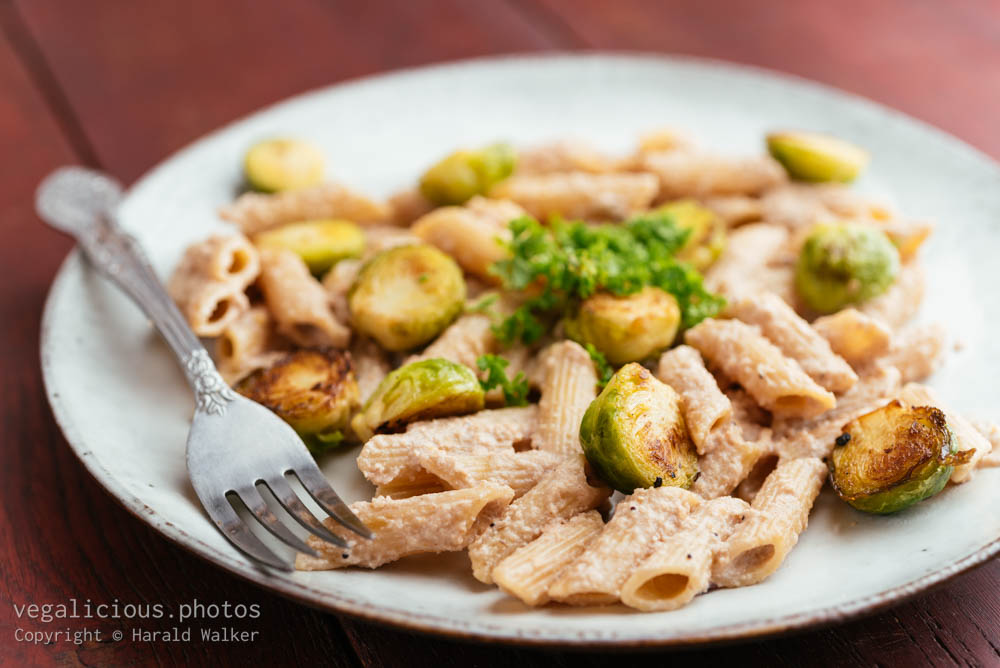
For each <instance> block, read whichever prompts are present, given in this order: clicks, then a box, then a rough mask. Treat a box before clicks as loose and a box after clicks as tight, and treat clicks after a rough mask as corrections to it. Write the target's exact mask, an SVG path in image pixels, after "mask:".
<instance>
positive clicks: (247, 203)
mask: <svg viewBox="0 0 1000 668" xmlns="http://www.w3.org/2000/svg"><path fill="white" fill-rule="evenodd" d="M219 215H220V216H221V217H222V218H224V219H226V220H228V221H231V222H234V223H236V224H237V225H238V226H239V228H240V229H241V230H242V231H243V233H244V234H247V235H254V234H257V233H258V232H262V231H263V230H266V229H268V228H271V227H276V226H278V225H283V224H284V223H295V222H299V221H303V220H321V219H335V218H343V219H346V220H351V221H354V222H356V223H374V222H379V221H385V220H389V219H390V216H391V212H390V211H389V207H387V206H386V205H385V204H383V203H381V202H375V201H372V200H370V199H368V198H367V197H365V196H364V195H362V194H360V193H357V192H355V191H353V190H351V189H350V188H348V187H346V186H344V185H341V184H339V183H324V184H322V185H319V186H314V187H311V188H302V189H300V190H287V191H285V192H280V193H276V194H273V195H262V194H259V193H245V194H243V195H240V196H239V197H238V198H237V199H236V201H235V202H233V203H232V204H230V205H228V206H225V207H223V208H222V209H220V210H219Z"/></svg>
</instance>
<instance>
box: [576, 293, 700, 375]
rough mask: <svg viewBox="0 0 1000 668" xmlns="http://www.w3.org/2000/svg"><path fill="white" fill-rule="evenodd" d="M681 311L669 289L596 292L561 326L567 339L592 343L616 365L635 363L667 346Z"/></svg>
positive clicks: (677, 324)
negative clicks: (621, 294) (622, 295)
mask: <svg viewBox="0 0 1000 668" xmlns="http://www.w3.org/2000/svg"><path fill="white" fill-rule="evenodd" d="M680 322H681V310H680V307H679V306H678V305H677V300H676V299H675V298H674V296H673V295H671V294H670V293H669V292H666V291H664V290H661V289H660V288H656V287H653V286H646V287H645V288H643V289H642V290H640V291H639V292H636V293H635V294H631V295H625V296H624V297H616V296H615V295H612V294H610V293H607V292H599V293H597V294H595V295H593V296H591V297H588V298H587V299H585V300H583V302H581V303H580V306H579V307H578V308H577V310H576V312H575V313H574V314H573V316H572V317H569V318H567V319H566V320H565V321H564V323H563V325H564V327H565V328H566V334H567V336H569V338H571V339H573V340H574V341H577V342H579V343H583V344H587V343H590V344H592V345H593V346H594V347H595V348H597V349H598V350H599V351H600V352H601V353H602V354H603V355H604V357H605V358H606V359H607V360H608V362H610V363H611V364H613V365H615V366H619V365H622V364H625V363H626V362H638V361H640V360H644V359H646V358H647V357H652V356H653V355H655V354H656V353H658V352H660V351H661V350H663V349H665V348H669V347H670V344H671V343H673V342H674V338H675V337H676V336H677V328H678V326H679V325H680Z"/></svg>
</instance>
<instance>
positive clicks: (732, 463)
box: [691, 420, 771, 499]
mask: <svg viewBox="0 0 1000 668" xmlns="http://www.w3.org/2000/svg"><path fill="white" fill-rule="evenodd" d="M758 436H759V440H748V439H747V438H744V436H743V433H742V430H741V429H740V427H739V425H738V424H737V423H736V422H734V421H733V420H728V421H727V422H726V423H724V424H723V425H722V426H719V427H716V428H715V429H713V430H712V432H711V433H710V434H709V436H708V443H707V444H706V445H707V447H708V448H709V450H708V452H707V453H706V454H705V455H704V456H702V457H701V458H700V459H699V460H698V470H699V472H700V475H699V476H698V479H697V480H695V481H694V484H693V485H691V491H692V492H694V493H695V494H698V495H699V496H701V497H702V498H705V499H714V498H716V497H720V496H725V495H726V494H729V493H731V492H732V491H733V490H734V489H736V486H737V485H739V484H740V483H741V482H742V481H743V480H744V479H745V478H746V477H747V476H748V475H749V474H750V471H752V470H753V467H754V465H755V464H756V463H757V461H758V460H759V459H760V458H761V456H762V455H764V454H765V453H766V452H767V451H768V450H769V449H770V447H771V442H770V430H769V429H767V428H764V429H763V430H762V431H761V432H760V434H759V435H758Z"/></svg>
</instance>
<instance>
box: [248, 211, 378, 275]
mask: <svg viewBox="0 0 1000 668" xmlns="http://www.w3.org/2000/svg"><path fill="white" fill-rule="evenodd" d="M254 243H255V244H256V245H257V246H258V247H262V248H263V247H267V248H287V249H288V250H290V251H292V252H293V253H295V254H296V255H298V256H299V257H301V258H302V260H303V261H304V262H305V263H306V264H307V265H308V266H309V271H311V272H312V273H313V274H315V275H317V276H321V275H322V274H325V273H326V272H327V271H328V270H329V269H330V267H332V266H333V265H335V264H337V263H338V262H340V261H341V260H344V259H347V258H349V257H359V256H360V255H361V254H362V253H363V252H364V250H365V233H364V232H362V231H361V228H360V227H359V226H358V225H356V224H354V223H352V222H351V221H349V220H306V221H303V222H301V223H288V224H287V225H282V226H281V227H277V228H274V229H271V230H268V231H266V232H262V233H260V234H258V235H257V236H255V237H254Z"/></svg>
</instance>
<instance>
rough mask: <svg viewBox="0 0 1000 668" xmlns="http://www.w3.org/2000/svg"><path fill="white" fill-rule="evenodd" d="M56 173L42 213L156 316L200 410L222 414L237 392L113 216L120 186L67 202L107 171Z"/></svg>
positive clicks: (84, 192) (45, 192)
mask: <svg viewBox="0 0 1000 668" xmlns="http://www.w3.org/2000/svg"><path fill="white" fill-rule="evenodd" d="M70 170H73V171H72V172H71V171H70ZM57 176H62V177H63V178H64V179H65V180H64V181H63V182H61V183H60V182H58V181H57V180H56V181H53V182H52V183H51V186H52V187H50V188H48V189H46V188H45V185H46V184H43V186H42V188H40V189H39V193H40V194H39V201H38V208H39V213H40V214H41V216H42V218H43V219H45V220H46V221H47V222H48V223H49V224H50V225H51V226H52V227H54V228H56V229H58V230H60V231H62V232H65V233H67V234H69V235H71V236H72V237H74V238H75V239H76V240H77V241H78V242H79V245H80V249H81V250H82V251H83V253H84V255H85V256H86V257H87V259H88V260H90V263H91V264H92V265H93V266H94V267H95V268H96V269H97V270H98V271H100V272H101V273H102V274H104V275H105V276H106V277H107V278H109V279H111V281H112V282H113V283H115V284H116V285H117V286H118V287H119V288H121V289H122V290H123V291H124V292H125V293H126V294H128V295H129V296H130V297H131V298H132V300H133V301H135V303H136V304H138V305H139V307H140V308H141V309H142V310H143V312H145V314H146V315H147V316H148V317H149V319H150V320H151V321H152V322H153V325H154V326H155V327H156V329H157V331H159V332H160V334H161V335H162V336H163V338H164V339H165V340H166V342H167V344H168V345H169V346H170V349H171V350H172V351H173V352H174V354H175V355H176V356H177V359H178V361H179V362H180V363H181V366H182V367H183V369H184V373H185V375H186V376H187V380H188V384H190V385H191V389H192V390H194V393H195V401H196V404H195V405H196V411H200V412H205V413H208V414H214V415H221V414H222V413H223V412H225V409H226V405H227V404H228V403H229V402H230V401H232V400H233V399H234V398H235V395H234V394H233V391H232V390H231V389H230V388H229V386H228V385H227V384H226V382H225V381H224V380H223V379H222V376H221V375H219V372H218V370H217V369H216V368H215V364H214V363H213V362H212V359H211V357H209V355H208V351H207V350H205V347H204V346H203V345H202V344H201V341H200V340H199V339H198V337H197V336H196V335H195V333H194V332H192V331H191V328H190V327H189V326H188V324H187V321H186V320H185V319H184V316H183V315H181V312H180V310H178V308H177V306H176V304H174V301H173V299H171V298H170V296H169V295H168V294H167V291H166V290H165V289H164V287H163V284H162V283H160V280H159V279H158V278H157V277H156V273H155V272H154V271H153V268H152V267H151V266H150V264H149V260H148V259H147V258H146V254H145V252H143V250H142V247H141V246H140V245H139V242H138V241H137V240H136V239H135V237H133V236H131V235H130V234H128V233H126V232H125V231H124V230H122V228H121V227H120V226H119V225H118V224H117V222H116V221H115V214H114V211H115V209H116V208H117V204H118V199H119V197H120V189H119V190H118V191H117V192H115V195H114V196H113V197H105V198H104V199H105V201H103V202H101V203H100V205H98V204H95V202H97V201H98V199H99V198H97V197H94V198H91V199H90V200H88V204H90V206H86V207H83V206H66V205H69V204H73V205H75V204H77V203H76V202H74V201H73V199H75V198H76V197H86V196H87V195H88V192H87V190H88V189H89V188H91V187H92V186H93V185H94V184H95V183H100V181H99V180H100V179H106V177H104V175H102V174H99V173H95V172H90V171H89V170H83V169H80V168H69V169H67V170H66V171H65V172H64V174H62V175H60V174H59V173H58V172H57V173H56V174H53V175H52V177H50V179H54V178H55V177H57ZM88 179H89V180H90V181H91V182H90V183H88ZM107 181H108V183H110V184H111V185H108V183H100V185H101V186H102V187H104V188H110V187H112V186H114V187H117V184H115V183H114V182H113V181H110V179H107ZM60 186H62V187H60ZM67 189H71V190H67ZM67 195H69V197H67Z"/></svg>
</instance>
